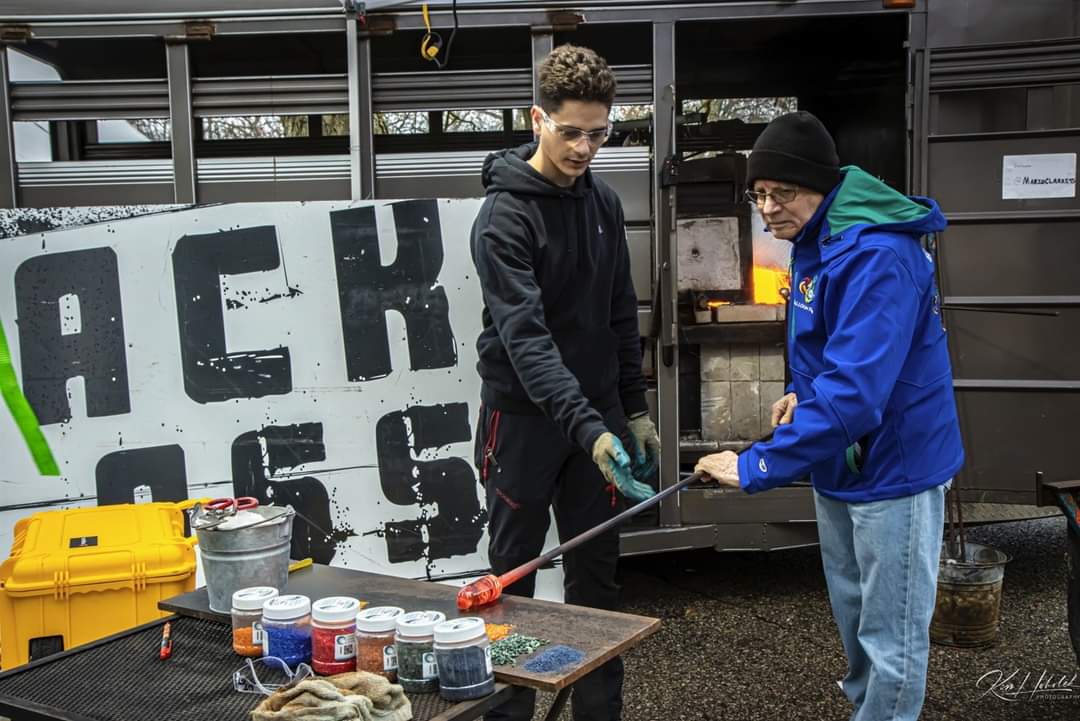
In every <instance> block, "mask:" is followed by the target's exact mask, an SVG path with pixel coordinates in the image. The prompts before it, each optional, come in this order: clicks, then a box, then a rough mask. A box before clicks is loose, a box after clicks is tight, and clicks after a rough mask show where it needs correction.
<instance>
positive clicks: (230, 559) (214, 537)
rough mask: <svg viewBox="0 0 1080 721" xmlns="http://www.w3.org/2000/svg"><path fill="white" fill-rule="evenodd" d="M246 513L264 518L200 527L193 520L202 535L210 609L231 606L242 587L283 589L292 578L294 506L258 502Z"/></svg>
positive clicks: (200, 539)
mask: <svg viewBox="0 0 1080 721" xmlns="http://www.w3.org/2000/svg"><path fill="white" fill-rule="evenodd" d="M246 513H255V514H258V515H260V516H262V517H263V519H265V520H264V521H256V522H254V523H252V524H248V525H243V526H241V525H237V524H233V523H226V524H222V525H219V526H216V527H214V528H199V527H198V521H196V522H193V523H192V526H193V527H194V528H195V532H196V533H197V534H198V536H199V548H200V552H199V554H200V556H201V558H202V568H203V576H204V577H205V579H206V591H207V595H208V596H209V597H210V610H211V611H216V612H217V613H229V612H230V611H231V610H232V595H233V593H234V592H236V591H239V590H240V589H241V588H247V587H249V586H273V587H274V588H276V589H278V591H280V590H282V589H283V588H285V584H286V583H287V582H288V580H289V548H290V545H291V541H292V524H293V516H295V515H296V513H295V511H293V509H292V507H291V506H286V507H285V508H281V507H279V506H259V507H257V508H255V509H252V510H250V511H246Z"/></svg>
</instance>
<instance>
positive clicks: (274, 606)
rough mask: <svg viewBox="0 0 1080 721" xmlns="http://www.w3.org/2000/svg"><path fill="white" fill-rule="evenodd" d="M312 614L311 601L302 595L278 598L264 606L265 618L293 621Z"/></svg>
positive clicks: (272, 599)
mask: <svg viewBox="0 0 1080 721" xmlns="http://www.w3.org/2000/svg"><path fill="white" fill-rule="evenodd" d="M309 613H311V599H310V598H308V597H307V596H301V595H300V594H296V593H294V594H289V595H288V596H276V597H274V598H271V599H270V600H269V601H267V602H266V603H264V604H263V618H268V619H270V620H272V621H291V620H292V619H294V618H300V617H301V616H306V615H308V614H309Z"/></svg>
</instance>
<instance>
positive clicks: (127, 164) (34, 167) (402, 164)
mask: <svg viewBox="0 0 1080 721" xmlns="http://www.w3.org/2000/svg"><path fill="white" fill-rule="evenodd" d="M487 156H488V152H487V151H469V152H458V153H395V154H386V155H379V156H377V157H376V159H375V167H376V172H377V174H378V176H379V177H381V178H404V179H411V178H417V179H420V178H435V177H457V176H478V175H479V174H480V170H481V167H482V166H483V163H484V159H485V158H486V157H487ZM648 167H649V152H648V148H644V147H634V148H605V149H604V150H603V151H601V152H600V154H599V155H597V156H596V160H595V161H593V170H595V171H596V172H598V173H605V174H607V173H620V172H642V171H644V170H647V169H648ZM198 177H199V182H200V183H242V182H272V181H283V180H348V178H349V156H347V155H300V156H287V157H260V158H200V159H199V160H198ZM19 182H20V184H21V185H23V186H25V187H58V186H67V185H125V184H138V183H162V182H165V183H171V182H172V163H171V161H169V160H114V161H87V162H40V163H31V162H24V163H19Z"/></svg>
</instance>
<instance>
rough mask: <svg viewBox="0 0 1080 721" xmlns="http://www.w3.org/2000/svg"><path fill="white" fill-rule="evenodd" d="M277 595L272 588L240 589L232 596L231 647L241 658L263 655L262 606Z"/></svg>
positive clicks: (276, 591) (253, 587)
mask: <svg viewBox="0 0 1080 721" xmlns="http://www.w3.org/2000/svg"><path fill="white" fill-rule="evenodd" d="M277 595H278V590H277V589H276V588H274V587H273V586H252V587H250V588H241V589H240V590H239V591H237V592H236V593H234V594H233V595H232V613H230V615H231V616H232V647H233V651H236V653H238V654H240V655H241V656H253V657H258V656H262V655H263V626H262V610H263V604H265V603H266V602H267V601H269V600H270V599H271V598H274V597H275V596H277Z"/></svg>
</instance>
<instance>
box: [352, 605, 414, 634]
mask: <svg viewBox="0 0 1080 721" xmlns="http://www.w3.org/2000/svg"><path fill="white" fill-rule="evenodd" d="M403 613H405V609H403V608H398V607H397V606H376V607H375V608H365V609H364V610H363V611H361V612H360V613H358V614H357V615H356V630H357V631H366V632H367V633H385V632H386V631H393V630H394V629H395V628H396V627H397V617H398V616H400V615H401V614H403Z"/></svg>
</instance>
